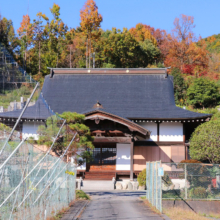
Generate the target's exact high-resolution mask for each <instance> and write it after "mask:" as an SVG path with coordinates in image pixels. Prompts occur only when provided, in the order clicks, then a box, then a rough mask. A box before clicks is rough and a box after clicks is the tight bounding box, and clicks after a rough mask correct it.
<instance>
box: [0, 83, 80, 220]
mask: <svg viewBox="0 0 220 220" xmlns="http://www.w3.org/2000/svg"><path fill="white" fill-rule="evenodd" d="M38 86H39V84H37V85H35V88H34V90H33V92H32V94H31V95H30V97H29V99H28V101H27V102H26V105H25V106H24V108H23V109H22V110H20V112H21V113H20V116H19V117H18V119H16V120H14V119H7V120H6V119H5V118H4V119H3V117H1V119H2V120H1V122H3V123H4V124H6V125H10V126H11V127H13V129H12V130H11V129H10V127H8V126H5V125H3V124H0V220H5V219H13V220H15V219H16V220H46V219H47V218H48V217H51V216H54V215H56V214H57V213H58V212H59V211H61V210H62V209H63V208H66V207H68V206H69V203H70V202H71V201H73V200H74V199H75V185H76V168H75V165H74V164H73V161H72V162H71V163H67V162H65V155H66V154H67V152H68V150H69V149H70V146H71V145H72V143H73V141H74V139H75V137H76V133H75V134H73V137H72V140H71V141H70V142H69V144H68V146H63V142H62V141H61V140H60V139H59V138H58V137H59V135H61V134H62V133H63V132H64V130H65V129H64V127H65V126H64V125H65V120H62V119H60V118H59V117H57V118H59V123H56V122H55V120H52V118H51V120H52V121H53V123H54V126H52V125H51V126H50V128H51V130H50V140H51V141H53V143H52V145H51V146H50V147H49V148H46V150H43V147H44V146H43V145H41V144H38V142H37V141H36V140H37V138H39V137H40V134H39V136H38V135H37V134H34V135H35V136H36V140H34V139H31V138H30V137H32V136H29V134H31V135H32V133H31V131H30V132H28V133H27V134H26V133H24V130H21V127H20V124H21V122H22V123H23V124H25V123H26V124H31V123H32V125H34V126H35V127H38V126H39V125H43V124H44V123H45V122H46V120H41V122H39V121H36V120H28V119H26V118H22V115H24V113H25V111H26V109H27V106H28V105H29V102H30V101H33V99H34V97H35V96H36V95H37V97H39V95H38V94H37V92H36V91H37V88H38ZM41 98H42V99H43V97H41ZM44 104H45V106H46V108H47V109H48V115H51V116H54V113H52V112H51V111H50V108H49V107H47V103H46V102H45V103H44ZM41 114H43V112H40V111H38V116H39V117H40V116H41ZM54 117H56V116H54ZM55 125H56V126H55ZM48 126H49V125H48ZM15 129H17V131H16V130H15ZM63 129H64V130H63ZM21 133H22V140H21V136H20V135H19V134H21ZM58 140H60V141H58ZM45 142H46V141H45ZM32 143H33V144H32ZM36 143H37V144H36ZM49 143H50V142H49ZM34 144H35V145H34ZM58 145H62V147H63V151H61V153H60V155H59V156H56V155H57V154H55V152H53V150H54V148H55V147H56V146H58Z"/></svg>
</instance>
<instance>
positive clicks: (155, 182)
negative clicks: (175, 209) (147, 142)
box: [146, 161, 162, 212]
mask: <svg viewBox="0 0 220 220" xmlns="http://www.w3.org/2000/svg"><path fill="white" fill-rule="evenodd" d="M160 167H161V161H156V162H147V163H146V187H147V193H146V198H147V200H148V201H149V202H150V203H151V204H152V205H153V206H154V207H156V209H158V210H159V211H160V212H162V184H161V183H162V181H161V176H160V175H159V168H160Z"/></svg>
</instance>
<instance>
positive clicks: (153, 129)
mask: <svg viewBox="0 0 220 220" xmlns="http://www.w3.org/2000/svg"><path fill="white" fill-rule="evenodd" d="M137 124H139V125H140V126H142V127H143V128H146V129H147V130H148V131H151V135H150V138H149V139H147V141H157V124H156V123H154V122H138V123H137Z"/></svg>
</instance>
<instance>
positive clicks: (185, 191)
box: [185, 163, 187, 199]
mask: <svg viewBox="0 0 220 220" xmlns="http://www.w3.org/2000/svg"><path fill="white" fill-rule="evenodd" d="M186 167H187V165H186V163H185V199H187V171H186Z"/></svg>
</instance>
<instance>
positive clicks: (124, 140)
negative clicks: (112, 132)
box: [93, 137, 131, 143]
mask: <svg viewBox="0 0 220 220" xmlns="http://www.w3.org/2000/svg"><path fill="white" fill-rule="evenodd" d="M93 142H94V143H131V138H129V137H95V138H94V141H93Z"/></svg>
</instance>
